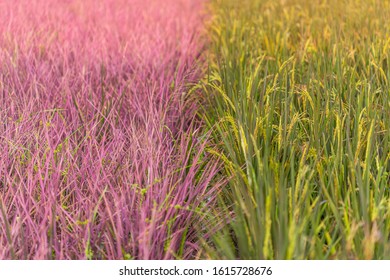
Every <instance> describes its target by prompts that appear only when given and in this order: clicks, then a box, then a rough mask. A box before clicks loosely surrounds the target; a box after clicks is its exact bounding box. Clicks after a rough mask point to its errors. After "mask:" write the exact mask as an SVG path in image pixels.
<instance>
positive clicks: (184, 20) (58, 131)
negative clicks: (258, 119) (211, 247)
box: [0, 0, 219, 259]
mask: <svg viewBox="0 0 390 280" xmlns="http://www.w3.org/2000/svg"><path fill="white" fill-rule="evenodd" d="M202 11H203V1H192V0H167V1H164V4H162V3H161V2H160V1H157V0H115V1H114V0H103V1H99V3H96V1H93V0H71V1H57V0H34V1H27V0H17V1H0V104H1V105H0V106H1V107H0V259H172V258H178V259H186V258H196V257H197V256H198V254H199V252H200V245H199V244H200V243H199V240H198V235H199V234H201V233H202V232H203V231H205V230H206V229H205V226H204V224H202V223H201V222H202V220H203V219H204V215H203V214H202V213H203V212H204V209H205V208H206V207H207V208H210V207H212V205H213V203H214V201H215V193H216V190H217V186H218V184H219V183H218V182H216V181H213V180H214V179H213V178H214V174H215V173H216V172H217V171H218V166H217V163H216V161H215V160H213V159H212V157H213V155H212V154H210V153H206V152H205V150H206V147H207V146H208V142H207V140H206V138H207V137H206V135H205V134H204V132H203V129H202V126H203V125H202V121H201V120H199V118H198V117H197V116H196V114H197V111H198V109H197V103H198V101H199V98H198V97H197V93H196V91H195V90H193V89H192V88H193V87H192V86H191V85H192V84H194V83H195V82H196V81H197V80H198V78H199V77H200V76H202V75H203V73H202V71H203V70H202V68H203V65H204V63H205V60H204V58H203V56H202V55H201V51H202V49H203V47H204V44H203V42H204V39H203V37H202V35H201V34H202V22H203V18H204V16H203V12H202ZM210 184H212V185H213V186H214V188H209V185H210Z"/></svg>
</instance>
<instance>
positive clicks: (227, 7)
mask: <svg viewBox="0 0 390 280" xmlns="http://www.w3.org/2000/svg"><path fill="white" fill-rule="evenodd" d="M211 6H212V9H213V10H214V12H215V16H214V18H213V20H212V23H211V26H210V30H211V31H210V33H211V41H212V42H211V49H210V60H211V66H210V69H209V72H208V74H207V77H206V79H205V82H204V83H203V88H204V92H205V95H206V96H207V97H208V98H209V104H210V106H209V107H207V108H206V109H207V110H206V111H205V112H204V114H205V118H206V119H207V123H208V125H209V127H210V129H211V131H212V135H213V139H214V143H215V145H216V147H215V148H213V149H212V150H211V151H210V152H211V153H214V154H216V155H218V157H219V158H220V159H221V160H222V161H223V162H224V169H223V171H222V172H221V175H220V176H223V177H226V178H228V179H229V181H228V185H227V187H225V188H224V189H223V192H222V195H221V196H220V197H219V201H220V202H219V204H218V206H217V208H215V211H216V212H217V213H220V214H221V213H224V215H223V216H222V218H219V219H225V222H224V223H223V224H222V225H221V223H220V220H218V219H214V221H215V223H216V224H217V225H219V226H220V227H221V231H220V232H219V233H218V234H216V235H215V236H214V240H213V242H212V244H209V246H208V255H207V256H208V257H212V258H227V259H235V258H239V259H389V258H390V196H389V194H390V132H389V129H390V94H389V93H390V86H389V82H390V67H389V65H390V39H389V38H390V25H389V24H388V19H389V16H390V2H389V1H382V0H342V1H339V0H328V1H320V0H310V1H309V0H262V1H255V0H243V1H234V0H224V1H222V0H213V1H212V5H211Z"/></svg>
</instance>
